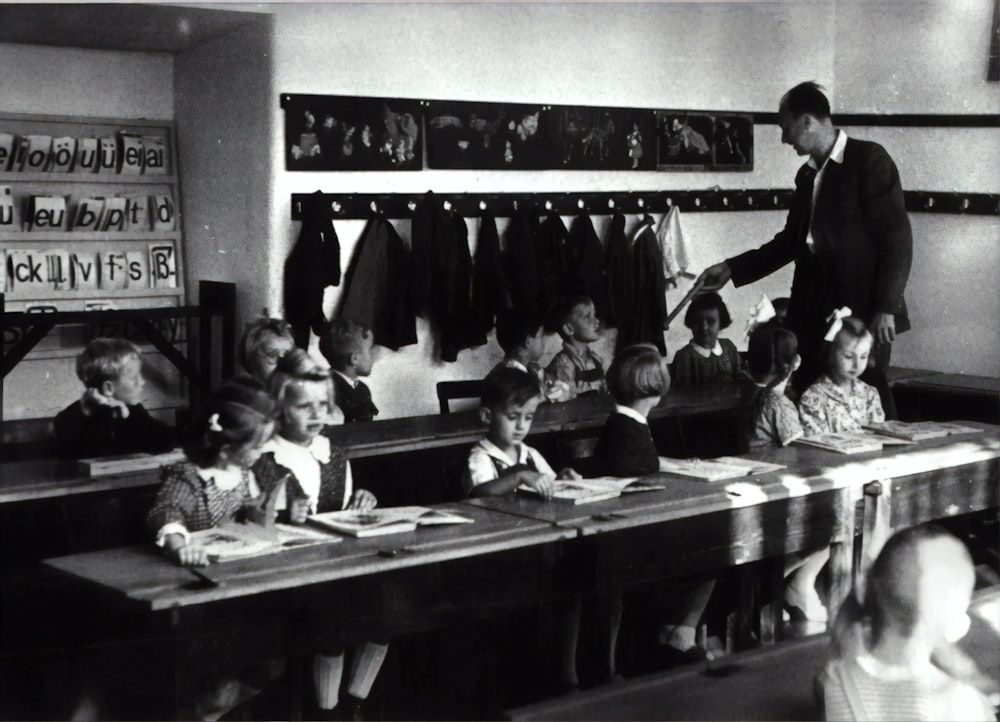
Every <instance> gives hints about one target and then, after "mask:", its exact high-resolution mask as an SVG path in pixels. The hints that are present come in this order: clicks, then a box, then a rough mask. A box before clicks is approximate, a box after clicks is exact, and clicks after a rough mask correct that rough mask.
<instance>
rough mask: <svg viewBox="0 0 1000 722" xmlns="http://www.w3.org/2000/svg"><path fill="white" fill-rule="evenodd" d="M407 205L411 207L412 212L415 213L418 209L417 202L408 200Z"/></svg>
mask: <svg viewBox="0 0 1000 722" xmlns="http://www.w3.org/2000/svg"><path fill="white" fill-rule="evenodd" d="M406 207H407V208H409V209H410V213H413V212H414V211H415V210H417V202H416V201H407V203H406Z"/></svg>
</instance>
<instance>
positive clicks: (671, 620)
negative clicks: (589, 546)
mask: <svg viewBox="0 0 1000 722" xmlns="http://www.w3.org/2000/svg"><path fill="white" fill-rule="evenodd" d="M608 388H609V389H610V391H611V395H612V396H613V397H614V399H615V411H614V413H612V414H611V415H610V416H609V417H608V420H607V421H606V422H605V424H604V428H603V429H602V430H601V435H600V437H599V438H598V440H597V445H596V446H595V447H594V464H595V467H596V469H597V473H599V474H607V475H609V476H636V475H643V474H655V473H656V472H658V471H660V470H661V465H660V457H659V454H658V452H657V450H656V445H655V443H654V442H653V435H652V433H651V432H650V429H649V422H648V420H647V416H648V415H649V412H650V411H652V410H653V408H654V407H655V406H656V405H657V404H658V403H660V399H661V398H662V397H663V395H664V394H665V393H667V391H668V390H669V388H670V371H669V369H668V367H667V362H666V359H664V358H663V357H662V356H660V352H659V351H658V350H657V348H656V347H655V346H653V345H652V344H636V345H634V346H628V347H626V348H624V349H622V350H621V352H619V353H618V355H617V356H615V360H614V361H613V362H612V363H611V368H609V369H608ZM714 588H715V580H714V579H708V580H706V579H703V578H700V577H699V578H686V579H682V580H678V584H677V589H678V591H677V593H676V594H675V595H673V597H674V599H672V600H671V604H670V607H671V609H670V610H669V611H668V614H667V615H666V617H667V621H666V623H665V624H663V626H662V628H661V629H660V634H659V643H660V645H661V647H663V656H664V657H665V658H666V661H667V663H668V664H683V663H689V662H700V661H705V660H707V659H709V658H710V656H711V655H710V654H709V652H708V650H706V649H703V648H702V647H699V646H698V645H697V643H696V641H695V635H696V630H697V627H698V624H699V622H700V621H701V617H702V615H703V614H704V613H705V607H707V606H708V600H709V598H710V597H711V596H712V590H713V589H714ZM619 604H620V602H619ZM618 615H619V620H620V615H621V608H620V606H619V608H618ZM615 629H616V630H617V625H616V626H615Z"/></svg>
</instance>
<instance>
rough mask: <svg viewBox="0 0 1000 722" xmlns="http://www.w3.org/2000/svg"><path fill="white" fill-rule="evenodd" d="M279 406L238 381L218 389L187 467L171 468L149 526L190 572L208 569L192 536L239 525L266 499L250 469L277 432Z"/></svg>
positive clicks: (188, 441)
mask: <svg viewBox="0 0 1000 722" xmlns="http://www.w3.org/2000/svg"><path fill="white" fill-rule="evenodd" d="M274 408H275V407H274V401H273V400H272V399H271V396H270V395H269V394H268V393H267V392H266V391H264V390H263V389H260V388H257V387H255V386H254V385H252V384H249V383H243V382H239V381H234V382H230V383H228V384H226V385H225V386H223V387H221V388H220V389H218V390H217V391H216V392H215V393H213V394H212V395H211V397H209V399H208V401H207V402H206V403H205V405H204V406H203V407H202V408H201V410H200V411H199V412H198V413H197V414H196V415H195V417H194V419H192V421H191V424H190V425H189V426H188V428H187V429H186V431H185V438H184V454H185V456H187V459H188V460H187V461H186V462H181V463H179V464H173V465H171V466H165V467H163V469H162V470H161V476H162V480H163V484H162V486H161V487H160V490H159V492H158V493H157V495H156V501H155V502H154V504H153V508H152V509H151V510H150V512H149V515H148V516H147V517H146V523H147V526H148V527H149V529H150V531H151V532H152V533H153V534H155V535H156V544H157V545H158V546H160V547H162V548H163V549H164V551H165V552H166V553H167V555H168V556H169V557H170V558H171V559H173V560H175V561H176V562H177V563H179V564H182V565H184V566H204V565H205V564H208V554H207V553H206V552H205V548H204V547H202V546H200V545H197V544H188V538H189V532H193V531H201V530H202V529H211V528H212V527H214V526H219V525H220V524H224V523H226V522H229V521H233V520H234V519H235V518H236V517H237V515H238V514H239V513H240V511H241V510H242V508H243V506H244V504H245V503H246V502H247V501H248V500H250V499H253V498H255V497H257V496H258V495H259V494H260V490H259V488H258V486H257V482H256V479H255V478H254V475H253V472H251V471H250V467H251V466H252V465H253V463H254V462H255V461H257V458H258V457H259V456H260V447H261V446H262V445H263V443H264V442H265V441H267V440H268V439H269V438H270V436H271V434H272V433H273V431H274Z"/></svg>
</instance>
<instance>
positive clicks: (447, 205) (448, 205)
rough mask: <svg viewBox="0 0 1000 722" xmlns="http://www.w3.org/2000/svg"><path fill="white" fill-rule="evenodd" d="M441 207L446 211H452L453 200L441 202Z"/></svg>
mask: <svg viewBox="0 0 1000 722" xmlns="http://www.w3.org/2000/svg"><path fill="white" fill-rule="evenodd" d="M441 207H442V208H444V209H445V210H446V211H450V210H451V201H444V202H443V203H442V204H441Z"/></svg>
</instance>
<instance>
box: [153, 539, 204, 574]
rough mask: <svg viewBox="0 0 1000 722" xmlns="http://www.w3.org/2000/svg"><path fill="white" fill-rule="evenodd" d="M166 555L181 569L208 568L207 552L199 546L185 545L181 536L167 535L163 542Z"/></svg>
mask: <svg viewBox="0 0 1000 722" xmlns="http://www.w3.org/2000/svg"><path fill="white" fill-rule="evenodd" d="M164 547H166V549H167V553H168V554H169V555H170V556H171V557H173V559H174V561H176V562H177V563H178V564H180V565H181V566H182V567H204V566H208V561H209V560H208V551H207V550H206V549H205V547H203V546H202V545H201V544H188V543H186V541H185V539H184V536H183V535H182V534H168V535H167V538H166V540H165V541H164Z"/></svg>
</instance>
